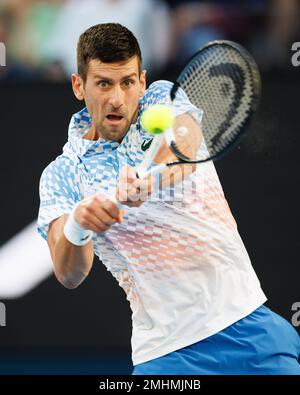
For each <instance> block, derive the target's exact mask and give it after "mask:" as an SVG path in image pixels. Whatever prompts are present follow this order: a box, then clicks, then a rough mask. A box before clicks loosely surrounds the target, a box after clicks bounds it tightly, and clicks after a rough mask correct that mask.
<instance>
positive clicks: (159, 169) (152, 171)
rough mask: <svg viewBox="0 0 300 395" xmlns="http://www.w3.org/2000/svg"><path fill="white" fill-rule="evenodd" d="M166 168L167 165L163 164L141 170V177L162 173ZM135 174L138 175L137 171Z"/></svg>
mask: <svg viewBox="0 0 300 395" xmlns="http://www.w3.org/2000/svg"><path fill="white" fill-rule="evenodd" d="M167 168H168V166H167V165H165V164H162V165H158V166H155V167H153V168H152V169H150V170H147V171H145V172H143V173H142V174H143V178H147V177H149V176H155V175H156V174H159V173H162V172H163V171H164V170H166V169H167ZM137 175H138V176H139V177H140V174H139V173H137ZM140 178H142V177H140Z"/></svg>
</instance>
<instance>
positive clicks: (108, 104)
mask: <svg viewBox="0 0 300 395" xmlns="http://www.w3.org/2000/svg"><path fill="white" fill-rule="evenodd" d="M72 82H73V89H74V92H75V95H76V96H77V97H78V95H77V94H76V89H77V90H79V91H80V92H81V98H83V99H84V100H85V103H86V106H87V109H88V111H89V113H90V115H91V117H92V122H93V128H94V129H95V132H96V136H98V137H102V138H104V139H106V140H114V141H119V142H120V141H122V139H123V137H124V136H125V134H126V133H127V131H128V129H129V127H130V125H131V123H132V122H135V120H136V116H137V112H138V104H139V99H140V97H141V96H143V95H144V93H145V89H146V77H145V72H142V73H141V75H139V67H138V58H137V57H133V58H131V59H129V60H127V61H122V62H117V63H103V62H101V61H100V60H91V61H90V62H89V64H88V70H87V78H86V82H85V83H83V81H82V79H81V77H79V76H77V75H73V76H72Z"/></svg>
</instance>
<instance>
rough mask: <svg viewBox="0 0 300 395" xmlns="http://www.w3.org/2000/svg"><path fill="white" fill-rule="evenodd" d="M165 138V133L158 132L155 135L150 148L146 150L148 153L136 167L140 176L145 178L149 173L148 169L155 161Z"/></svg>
mask: <svg viewBox="0 0 300 395" xmlns="http://www.w3.org/2000/svg"><path fill="white" fill-rule="evenodd" d="M163 139H164V133H161V134H157V135H155V136H154V137H153V140H152V143H151V145H150V148H149V149H148V151H147V152H146V155H145V157H144V159H143V161H142V163H141V164H139V165H138V166H137V168H136V173H137V175H138V177H139V178H145V177H146V176H147V173H148V169H149V167H150V165H151V164H152V163H153V160H154V158H155V156H156V154H157V153H158V150H159V148H160V146H161V143H162V141H163Z"/></svg>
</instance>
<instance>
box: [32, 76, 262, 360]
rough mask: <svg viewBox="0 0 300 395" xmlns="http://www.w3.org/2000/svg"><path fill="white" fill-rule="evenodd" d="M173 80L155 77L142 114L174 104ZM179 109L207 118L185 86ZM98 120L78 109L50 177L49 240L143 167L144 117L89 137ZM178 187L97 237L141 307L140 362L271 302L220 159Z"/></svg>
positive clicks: (137, 323)
mask: <svg viewBox="0 0 300 395" xmlns="http://www.w3.org/2000/svg"><path fill="white" fill-rule="evenodd" d="M170 87H171V83H170V82H168V81H157V82H155V83H153V84H152V85H150V87H149V88H148V89H147V91H146V93H145V95H144V96H143V98H142V99H141V100H140V109H139V116H140V114H141V113H142V111H143V110H144V109H145V108H147V107H148V106H150V105H152V104H156V103H162V104H163V103H166V101H167V97H168V95H169V92H170ZM174 112H175V115H179V114H182V113H185V112H192V113H193V115H194V116H195V117H197V118H198V120H199V121H200V120H201V118H202V111H200V110H197V109H196V108H195V107H194V106H193V105H192V104H191V103H190V102H189V100H188V98H187V96H186V95H185V94H184V92H183V91H181V92H180V94H179V95H178V98H177V99H176V101H175V109H174ZM204 116H205V114H204ZM90 125H91V118H90V115H89V113H88V111H87V109H83V110H81V111H80V112H79V113H77V114H75V115H73V117H72V120H71V123H70V126H69V136H68V142H67V143H66V144H65V146H64V148H63V153H62V155H60V156H58V157H57V158H56V159H55V160H54V161H53V162H52V163H50V164H49V165H48V166H47V167H46V169H45V170H44V172H43V174H42V176H41V180H40V200H41V204H40V210H39V218H38V231H39V233H40V234H41V235H42V236H43V237H44V238H45V239H46V238H47V233H48V229H49V224H50V223H51V222H52V221H53V220H54V219H56V218H58V217H60V216H61V215H63V214H67V213H70V211H71V210H72V208H73V207H74V205H75V204H76V203H77V202H79V201H80V200H81V199H83V198H85V197H87V196H90V195H92V194H94V193H96V192H98V191H99V190H102V191H104V192H106V193H107V194H112V193H114V191H115V188H116V185H117V181H118V176H119V171H120V169H121V168H122V167H123V166H124V165H125V164H128V165H130V166H132V167H136V166H137V165H138V164H139V163H140V162H141V161H142V159H143V157H144V155H145V151H144V150H143V149H144V147H145V145H147V143H148V142H149V141H150V140H151V138H152V136H150V135H149V134H148V133H147V132H146V131H145V130H143V129H142V128H141V125H140V123H139V117H138V120H137V122H136V124H133V125H131V128H130V130H129V131H128V133H127V134H126V136H125V137H124V139H123V140H122V142H121V143H118V142H115V141H107V140H104V139H99V140H97V141H91V140H87V139H84V138H83V137H84V134H85V133H86V131H87V130H88V128H89V127H90ZM201 149H205V145H204V143H203V142H202V144H201V147H200V150H201ZM173 188H174V190H172V191H170V189H169V190H168V188H166V189H164V190H163V191H160V194H154V196H153V197H151V199H149V200H148V201H146V202H144V203H143V204H142V205H141V206H140V207H132V208H126V214H125V216H124V219H123V222H122V223H121V224H114V225H112V226H111V227H110V228H109V230H107V231H106V232H104V233H99V234H96V233H95V234H94V237H93V243H94V252H95V254H96V255H97V256H98V257H99V258H100V260H101V261H102V262H103V264H104V265H105V266H106V267H107V270H109V271H110V272H111V273H112V275H113V276H114V277H115V278H116V280H117V281H118V283H119V285H120V286H121V287H122V288H123V289H124V291H125V293H126V297H127V300H128V301H129V303H130V307H131V309H132V325H133V330H132V359H133V364H134V365H136V364H139V363H142V362H146V361H149V360H151V359H154V358H157V357H159V356H162V355H165V354H168V353H170V352H172V351H175V350H177V349H179V348H182V347H186V346H188V345H190V344H192V343H195V342H197V341H200V340H202V339H204V338H206V337H208V336H211V335H213V334H215V333H217V332H219V331H221V330H222V329H224V328H226V327H227V326H229V325H231V324H233V323H234V322H236V321H238V320H239V319H241V318H243V317H245V316H246V315H248V314H250V313H251V312H252V311H254V310H255V309H256V308H257V307H259V306H260V305H261V304H263V303H264V302H265V301H266V297H265V295H264V293H263V291H262V290H261V287H260V283H259V281H258V279H257V277H256V274H255V272H254V270H253V268H252V265H251V262H250V259H249V257H248V254H247V252H246V249H245V247H244V245H243V242H242V240H241V238H240V236H239V233H238V230H237V226H236V223H235V221H234V219H233V217H232V214H231V212H230V209H229V207H228V204H227V202H226V199H225V197H224V194H223V190H222V187H221V184H220V182H219V179H218V176H217V173H216V171H215V167H214V164H213V163H212V162H207V163H203V164H201V165H199V166H198V167H197V169H196V171H195V172H194V173H192V174H191V175H190V176H188V177H187V178H186V179H184V180H183V182H181V183H178V184H176V185H175V186H173ZM171 192H172V193H171ZM170 195H172V199H170V198H169V197H170Z"/></svg>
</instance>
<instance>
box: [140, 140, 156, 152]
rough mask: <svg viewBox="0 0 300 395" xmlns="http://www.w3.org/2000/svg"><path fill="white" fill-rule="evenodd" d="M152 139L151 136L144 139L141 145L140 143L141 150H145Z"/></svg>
mask: <svg viewBox="0 0 300 395" xmlns="http://www.w3.org/2000/svg"><path fill="white" fill-rule="evenodd" d="M152 141H153V138H152V139H151V140H149V141H147V140H144V141H143V142H142V145H141V149H142V151H147V149H148V148H149V147H150V145H151V143H152Z"/></svg>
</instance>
